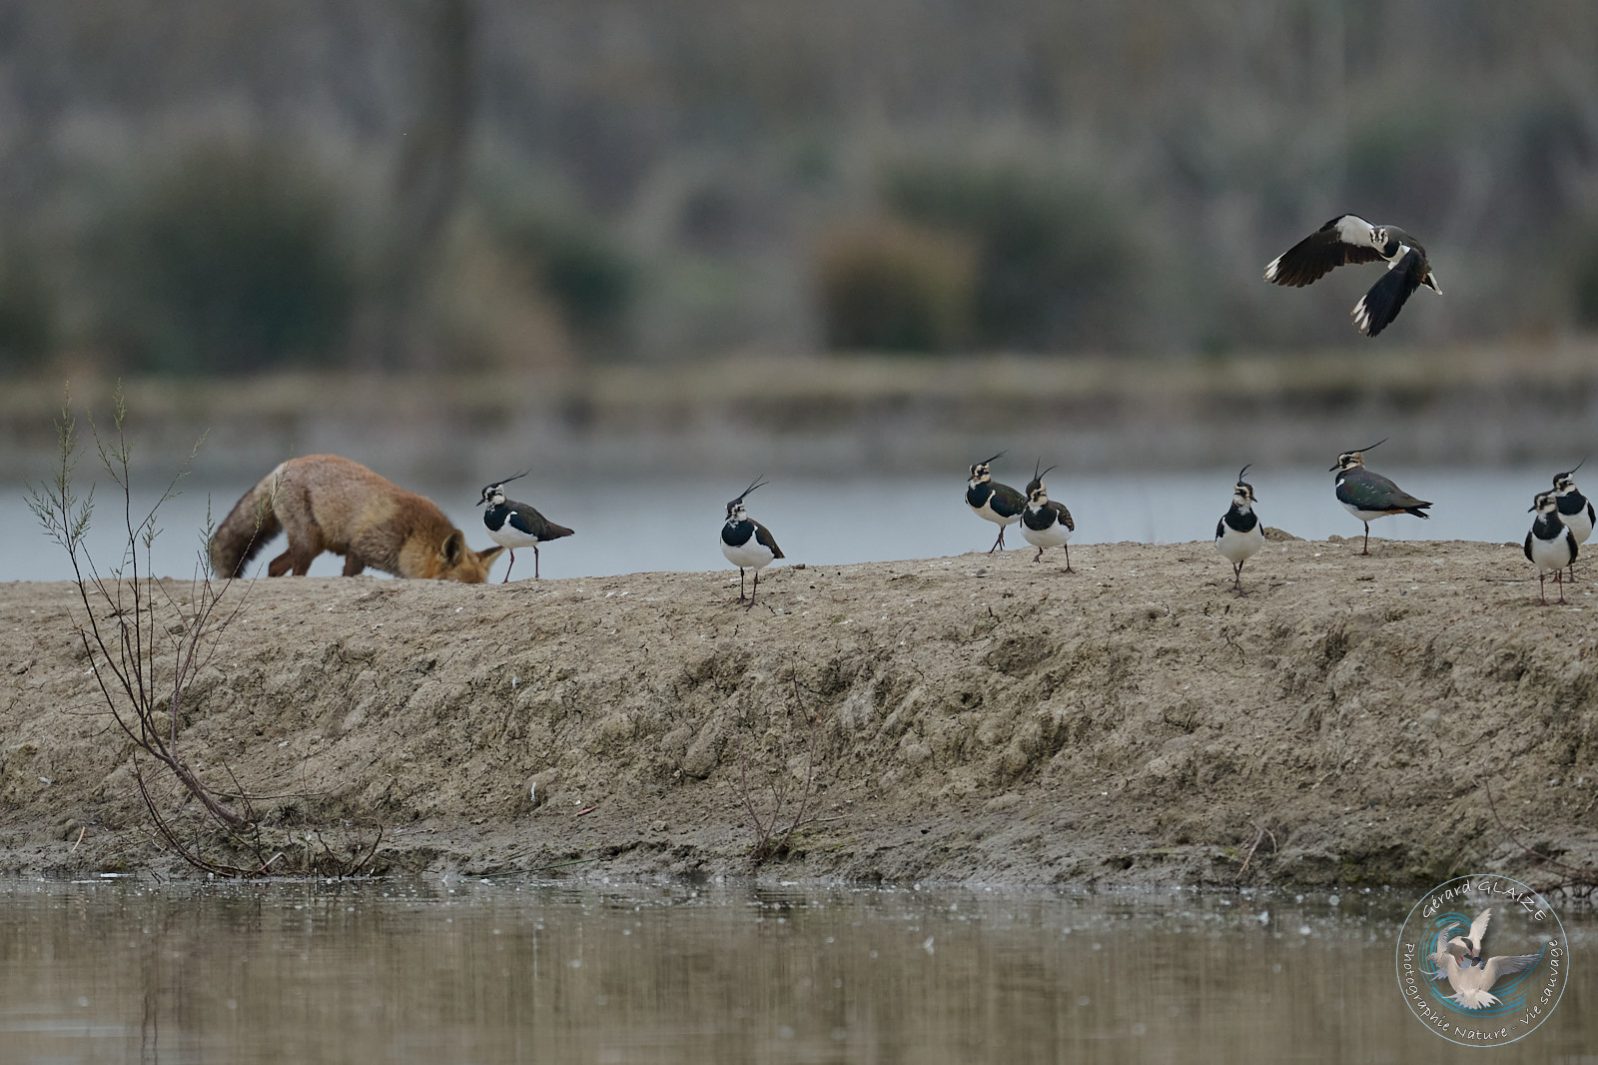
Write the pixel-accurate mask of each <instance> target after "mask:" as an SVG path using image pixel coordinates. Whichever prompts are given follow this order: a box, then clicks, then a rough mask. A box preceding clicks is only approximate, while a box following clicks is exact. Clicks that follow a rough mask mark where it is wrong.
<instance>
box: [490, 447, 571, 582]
mask: <svg viewBox="0 0 1598 1065" xmlns="http://www.w3.org/2000/svg"><path fill="white" fill-rule="evenodd" d="M531 472H532V471H531V470H523V471H522V472H521V473H518V474H517V475H516V476H515V477H507V478H505V479H504V480H503V481H496V482H495V483H494V484H491V485H487V486H485V487H484V488H483V494H482V496H481V497H480V498H479V499H478V500H477V504H478V506H481V507H483V508H485V509H484V510H483V524H484V525H485V526H487V527H488V538H489V539H491V540H493V541H494V542H495V543H496V544H499V545H500V546H501V547H504V548H507V549H508V550H509V552H510V565H509V566H506V567H505V580H502V581H500V582H499V583H501V584H504V583H505V581H508V580H510V571H511V569H512V567H514V566H515V565H516V549H517V548H518V547H530V548H532V549H533V579H534V580H537V579H538V578H539V576H540V573H539V564H538V561H539V560H538V545H539V544H542V543H548V542H549V541H550V540H559V539H560V538H561V537H562V536H570V535H571V534H572V530H571V529H568V528H566V526H564V525H556V524H555V523H554V522H552V521H550V520H549V519H548V518H546V517H544V516H543V515H542V514H540V513H539V512H538V511H537V510H535V509H533V508H532V507H530V506H528V505H527V504H526V503H518V502H517V501H516V500H514V499H507V498H506V497H505V486H506V485H507V484H509V483H510V482H512V481H515V480H519V479H520V478H522V477H526V476H527V475H528V474H529V473H531Z"/></svg>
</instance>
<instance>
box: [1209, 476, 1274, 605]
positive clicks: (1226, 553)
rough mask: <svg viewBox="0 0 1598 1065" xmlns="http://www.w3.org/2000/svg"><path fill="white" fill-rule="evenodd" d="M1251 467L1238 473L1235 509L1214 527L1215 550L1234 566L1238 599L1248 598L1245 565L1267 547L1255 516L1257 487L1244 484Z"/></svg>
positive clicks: (1263, 530) (1233, 587)
mask: <svg viewBox="0 0 1598 1065" xmlns="http://www.w3.org/2000/svg"><path fill="white" fill-rule="evenodd" d="M1252 465H1254V464H1253V463H1252V462H1251V463H1249V464H1248V466H1244V467H1243V468H1242V469H1241V470H1238V471H1237V483H1236V484H1234V485H1233V486H1232V506H1231V508H1230V509H1228V510H1227V512H1226V513H1225V514H1223V515H1221V520H1220V521H1218V522H1216V523H1215V550H1217V551H1219V552H1220V553H1221V557H1222V558H1224V559H1226V561H1228V562H1230V563H1231V564H1232V589H1233V590H1234V591H1236V592H1237V594H1238V595H1243V594H1245V593H1244V591H1243V563H1245V562H1247V561H1248V560H1249V559H1251V558H1253V557H1254V555H1255V553H1256V552H1258V551H1259V549H1260V548H1262V547H1264V546H1265V527H1264V526H1263V525H1261V524H1260V519H1259V515H1257V514H1255V513H1254V503H1255V496H1254V486H1253V485H1251V484H1249V483H1248V482H1247V481H1245V480H1243V475H1244V474H1245V473H1247V472H1248V471H1249V466H1252ZM1211 513H1214V511H1211Z"/></svg>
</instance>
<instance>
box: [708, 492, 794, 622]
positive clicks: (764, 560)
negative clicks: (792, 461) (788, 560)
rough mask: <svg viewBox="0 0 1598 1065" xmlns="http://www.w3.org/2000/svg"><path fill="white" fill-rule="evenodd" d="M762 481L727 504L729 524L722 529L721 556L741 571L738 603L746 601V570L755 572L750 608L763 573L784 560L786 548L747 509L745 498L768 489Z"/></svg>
mask: <svg viewBox="0 0 1598 1065" xmlns="http://www.w3.org/2000/svg"><path fill="white" fill-rule="evenodd" d="M765 483H766V482H765V481H762V480H761V479H760V478H759V477H756V478H755V479H754V480H753V481H752V482H750V484H749V487H748V488H745V489H744V490H743V491H742V492H739V493H738V498H737V499H734V500H733V501H732V502H730V503H728V504H727V521H726V523H725V524H723V525H722V527H721V553H722V554H724V555H726V556H727V561H728V562H731V563H732V564H733V565H734V566H737V567H738V602H740V603H741V602H743V601H744V570H746V569H752V570H754V571H755V586H754V587H753V588H751V589H750V590H749V605H750V606H751V607H752V606H754V605H755V593H756V592H758V591H759V590H760V571H761V570H763V569H765V568H766V567H767V566H769V565H771V564H772V563H773V562H775V561H776V560H777V559H779V558H782V557H783V554H782V548H780V547H778V546H777V538H776V537H775V536H772V535H771V530H770V529H768V528H766V527H765V526H764V525H762V524H760V523H759V522H758V521H756V520H755V519H753V518H751V517H750V516H749V512H748V511H747V510H745V509H744V496H746V495H748V494H749V493H750V492H753V491H754V490H755V489H756V488H760V487H762V486H763V485H765Z"/></svg>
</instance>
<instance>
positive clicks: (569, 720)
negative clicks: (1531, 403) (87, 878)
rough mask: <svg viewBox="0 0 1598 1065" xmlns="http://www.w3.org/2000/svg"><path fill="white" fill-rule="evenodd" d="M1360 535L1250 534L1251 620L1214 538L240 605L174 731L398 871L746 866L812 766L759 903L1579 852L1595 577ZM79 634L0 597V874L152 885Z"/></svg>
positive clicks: (49, 587)
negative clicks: (1543, 597) (844, 890)
mask: <svg viewBox="0 0 1598 1065" xmlns="http://www.w3.org/2000/svg"><path fill="white" fill-rule="evenodd" d="M1357 547H1358V545H1357V541H1356V542H1337V541H1334V542H1329V543H1326V542H1321V543H1315V542H1291V543H1273V544H1271V545H1270V546H1269V547H1268V548H1267V549H1266V551H1265V552H1263V553H1262V554H1261V555H1260V556H1258V557H1257V558H1256V559H1255V560H1254V561H1253V562H1251V563H1250V565H1249V567H1248V570H1247V577H1248V584H1249V589H1250V593H1251V594H1250V595H1248V596H1247V597H1246V598H1236V597H1234V596H1233V595H1232V594H1231V591H1230V587H1229V585H1230V580H1229V578H1230V568H1229V567H1228V566H1227V565H1226V563H1225V562H1224V561H1222V560H1220V559H1219V558H1218V557H1217V556H1216V555H1215V554H1214V552H1213V550H1212V549H1211V548H1210V547H1209V545H1208V544H1186V545H1177V546H1171V547H1147V546H1139V545H1129V544H1122V545H1109V546H1096V547H1094V546H1088V547H1082V548H1079V549H1078V550H1077V551H1075V552H1073V561H1074V562H1075V563H1076V566H1077V569H1078V571H1079V572H1078V573H1076V574H1070V575H1068V574H1065V573H1064V572H1062V571H1061V569H1060V567H1059V564H1058V561H1056V560H1051V561H1050V562H1046V563H1044V564H1041V565H1033V564H1032V563H1031V562H1030V561H1029V560H1030V557H1031V553H1030V552H1024V553H1023V552H1015V553H1013V554H1010V555H1007V556H1004V557H999V558H992V559H990V558H987V557H985V556H979V555H970V556H962V557H958V558H948V559H935V560H927V561H913V562H900V563H885V564H874V565H866V566H852V567H844V568H836V567H820V568H817V567H811V568H804V569H798V568H795V569H788V570H781V569H779V570H776V571H770V572H768V575H767V579H766V580H764V581H762V584H761V594H762V599H761V605H760V606H758V607H756V608H755V609H754V610H753V611H750V612H745V611H743V610H741V609H738V608H737V607H736V606H735V604H734V603H733V601H732V600H733V598H734V596H735V595H736V579H735V577H734V576H733V575H732V574H730V573H717V574H640V575H636V576H630V577H618V578H604V579H584V580H565V581H543V582H539V583H537V584H535V583H533V582H521V583H515V584H511V585H509V586H505V587H500V586H487V587H475V588H474V587H462V586H456V585H444V584H433V583H424V582H402V581H387V580H375V579H368V578H356V579H341V578H339V579H327V580H316V579H308V580H307V579H298V580H296V579H281V580H274V581H265V580H263V581H260V582H258V583H256V584H255V585H253V586H251V587H249V588H248V590H247V592H248V598H247V600H246V603H245V606H244V608H243V613H242V614H241V615H240V618H239V620H238V622H237V623H236V624H235V626H234V627H233V628H232V629H231V630H229V631H228V632H227V633H226V634H225V636H224V637H223V638H222V642H221V645H220V647H219V648H218V649H217V653H216V656H215V659H214V660H213V662H212V664H211V665H210V666H209V667H208V668H207V669H206V670H205V671H204V672H203V673H202V674H201V675H200V677H199V679H198V681H197V682H196V684H195V687H194V690H193V693H192V695H191V697H190V702H189V710H188V712H187V713H186V714H185V719H184V721H183V725H184V728H183V737H184V738H183V741H182V742H183V745H184V749H185V750H186V751H187V752H188V753H189V754H190V756H191V757H192V758H193V759H194V760H195V761H196V762H197V763H198V764H199V765H200V766H202V767H203V768H204V769H205V770H206V772H208V773H209V774H211V775H212V777H213V779H214V778H215V777H216V776H218V775H220V774H221V773H222V771H223V770H222V767H223V766H224V764H225V766H226V767H227V771H229V772H231V773H232V774H234V775H236V776H237V778H238V780H239V781H240V782H241V784H242V785H243V786H244V787H245V788H246V789H248V790H250V791H252V792H254V793H256V794H258V795H262V796H267V797H266V798H263V799H262V800H260V801H259V803H258V805H259V807H260V808H261V809H262V810H263V811H264V813H265V817H266V818H267V819H268V820H269V821H271V822H272V823H275V824H281V825H288V826H294V825H304V826H317V825H337V824H339V823H340V822H341V821H346V820H347V821H350V822H353V823H355V824H357V825H376V824H380V825H382V826H384V828H385V830H386V837H385V842H384V844H383V850H382V853H381V855H380V863H381V865H382V867H383V868H386V869H389V870H418V869H433V870H438V869H446V868H447V869H456V870H459V871H461V872H466V873H475V874H489V873H509V872H516V871H547V870H551V869H559V870H564V871H568V872H572V873H582V874H600V875H621V876H637V875H648V874H655V873H672V874H703V873H717V872H739V871H744V870H747V869H748V867H749V864H748V854H749V851H750V848H751V846H752V844H753V842H754V838H755V833H754V830H753V829H752V827H751V824H750V811H749V807H750V805H751V804H752V805H753V806H754V808H755V812H756V814H758V815H759V816H761V817H762V818H765V817H767V816H768V814H769V812H770V810H771V808H772V806H773V804H774V803H773V798H772V791H771V789H770V787H769V782H770V780H771V779H772V778H771V777H769V776H768V771H775V772H776V774H777V779H782V780H785V781H786V786H787V789H788V799H787V806H786V813H785V814H784V815H783V817H784V819H786V818H787V817H789V816H792V815H793V814H794V813H795V812H797V809H798V808H797V806H796V802H797V800H798V798H799V797H800V796H801V795H803V794H804V792H805V791H806V788H805V783H804V782H805V780H806V778H807V777H813V795H812V796H811V797H810V799H809V805H808V807H807V810H806V814H807V817H808V816H809V815H812V814H813V815H814V819H813V820H811V821H810V823H809V824H807V825H806V826H805V827H803V828H801V829H800V830H799V831H798V832H796V833H795V834H794V836H793V838H792V841H791V842H792V848H791V853H790V854H788V855H787V856H786V857H784V858H782V859H779V860H777V861H774V862H772V863H770V864H769V865H767V866H766V871H768V872H771V873H774V874H776V875H779V876H784V877H788V876H795V877H843V878H854V879H866V880H872V879H878V878H886V879H889V880H895V881H904V880H909V879H922V880H941V881H965V882H979V881H985V882H999V883H1013V884H1023V883H1024V884H1041V883H1051V882H1072V883H1080V882H1099V883H1104V882H1112V883H1155V882H1163V883H1169V882H1188V883H1191V882H1196V881H1206V882H1223V883H1229V882H1233V881H1234V880H1235V878H1237V876H1238V873H1239V870H1240V867H1241V866H1242V865H1243V864H1244V859H1245V857H1247V858H1248V859H1249V860H1248V867H1247V869H1246V871H1245V872H1244V873H1243V877H1242V879H1243V881H1245V882H1255V883H1258V882H1274V883H1282V884H1325V883H1333V882H1335V883H1397V882H1410V881H1418V880H1427V881H1435V880H1438V879H1441V878H1443V876H1444V875H1445V874H1448V873H1450V872H1453V871H1456V870H1469V869H1473V868H1480V867H1503V868H1505V869H1516V870H1520V871H1522V872H1527V871H1531V870H1533V868H1534V867H1533V865H1532V863H1530V862H1529V861H1528V860H1527V859H1526V858H1525V857H1524V856H1523V855H1522V854H1521V852H1520V851H1519V849H1518V848H1517V847H1516V846H1515V845H1514V844H1512V843H1511V842H1510V840H1509V837H1508V835H1507V834H1506V832H1505V831H1504V829H1503V828H1502V827H1500V825H1499V824H1498V823H1497V821H1496V820H1495V818H1494V816H1493V814H1492V812H1491V811H1490V810H1489V805H1488V790H1487V789H1488V788H1489V786H1490V787H1491V793H1492V795H1493V797H1494V798H1495V799H1496V805H1497V811H1498V813H1499V815H1500V816H1501V818H1502V820H1503V822H1504V823H1505V824H1506V825H1508V826H1510V827H1511V828H1512V829H1513V830H1514V831H1515V832H1516V833H1518V834H1519V835H1520V836H1521V838H1522V839H1523V840H1524V841H1525V842H1527V843H1530V844H1534V845H1536V846H1538V847H1539V848H1542V849H1544V850H1547V851H1551V852H1553V853H1555V854H1558V855H1560V856H1562V858H1563V860H1564V861H1566V862H1571V863H1576V864H1581V863H1590V862H1592V861H1594V860H1595V858H1598V831H1595V830H1594V827H1593V825H1594V807H1595V804H1598V766H1595V757H1598V653H1595V648H1598V626H1595V624H1594V622H1595V620H1598V619H1595V607H1598V571H1595V572H1594V574H1593V576H1592V577H1591V578H1589V579H1588V580H1586V581H1583V582H1582V583H1580V584H1578V585H1576V586H1575V589H1574V590H1573V592H1572V594H1571V601H1572V605H1571V606H1568V607H1565V608H1556V607H1550V608H1547V609H1543V608H1540V607H1539V606H1538V605H1537V603H1536V591H1537V589H1536V582H1535V580H1530V581H1528V580H1527V577H1528V574H1529V567H1527V566H1526V564H1525V563H1524V561H1523V560H1520V559H1519V557H1518V555H1519V553H1518V549H1515V548H1511V547H1507V546H1493V545H1481V544H1454V543H1449V544H1431V543H1404V544H1399V543H1380V544H1377V545H1375V546H1374V547H1373V554H1372V557H1370V558H1361V557H1359V555H1358V550H1357ZM244 590H245V588H244V586H242V585H240V586H236V588H235V589H234V592H233V593H230V594H237V593H238V592H240V591H244ZM75 610H76V606H75V598H74V592H73V589H71V587H70V586H67V585H62V584H11V585H0V663H3V667H4V668H3V670H0V869H3V870H6V871H28V872H45V873H52V874H63V873H74V874H76V873H84V872H91V871H96V870H103V869H113V868H114V869H135V870H137V869H158V870H171V871H176V870H177V869H179V868H181V867H176V866H174V864H173V863H172V862H171V861H170V860H169V859H166V858H163V857H162V856H161V855H160V853H159V851H158V850H157V849H156V848H155V847H154V846H153V845H152V844H151V843H150V842H149V840H148V837H147V834H146V830H145V828H144V827H143V826H144V816H143V813H142V811H141V809H140V807H139V802H138V798H137V795H136V792H135V790H134V787H133V784H132V780H131V777H130V774H129V771H128V769H127V754H128V745H127V743H126V742H124V741H122V740H121V739H119V737H118V735H117V734H116V733H115V732H114V731H113V730H112V728H111V727H110V724H109V721H108V719H107V718H106V716H105V714H104V713H103V706H102V705H101V704H100V703H99V701H98V696H97V695H96V693H95V690H94V688H93V683H92V680H91V679H90V677H89V676H88V674H87V669H86V663H85V661H84V659H83V657H82V654H81V652H80V651H79V650H78V649H77V647H76V645H75V641H74V637H73V634H72V627H71V625H72V622H71V619H72V616H73V614H74V612H75ZM1256 844H1257V846H1256ZM1251 848H1252V854H1250V851H1251ZM1548 875H1549V876H1552V875H1554V874H1553V873H1552V872H1549V874H1548Z"/></svg>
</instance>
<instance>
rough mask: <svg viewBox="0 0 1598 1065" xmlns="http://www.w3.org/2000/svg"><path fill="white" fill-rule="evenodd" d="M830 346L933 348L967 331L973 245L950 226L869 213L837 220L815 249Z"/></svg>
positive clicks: (953, 343)
mask: <svg viewBox="0 0 1598 1065" xmlns="http://www.w3.org/2000/svg"><path fill="white" fill-rule="evenodd" d="M815 270H816V289H817V298H818V300H819V301H820V306H821V318H822V329H823V331H824V334H825V342H826V345H827V346H828V347H829V348H836V349H842V350H853V351H896V352H912V353H923V354H938V353H944V352H949V351H955V350H958V349H959V348H961V347H962V346H963V345H965V344H967V343H968V342H969V341H970V339H971V337H972V334H973V329H972V327H973V321H974V318H973V309H974V305H975V302H976V300H975V297H976V293H977V287H978V286H977V282H976V278H977V253H976V249H975V248H974V247H973V246H972V245H971V244H970V243H969V242H968V241H965V240H962V239H956V238H952V237H951V236H950V235H949V234H948V233H945V232H939V231H936V230H931V229H926V228H921V227H917V226H913V225H907V224H905V223H902V222H895V221H884V220H880V219H879V220H874V221H870V222H864V223H857V224H853V225H848V226H839V227H837V228H835V229H834V230H832V231H831V232H829V233H827V234H826V235H825V236H824V237H823V239H822V241H821V244H820V247H819V249H818V251H817V253H816V267H815Z"/></svg>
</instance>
